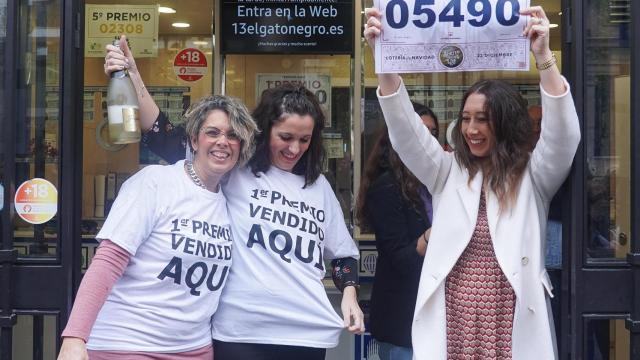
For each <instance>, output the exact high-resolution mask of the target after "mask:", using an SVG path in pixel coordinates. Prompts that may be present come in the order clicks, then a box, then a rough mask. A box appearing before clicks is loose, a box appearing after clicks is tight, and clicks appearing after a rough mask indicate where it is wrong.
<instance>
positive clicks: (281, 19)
mask: <svg viewBox="0 0 640 360" xmlns="http://www.w3.org/2000/svg"><path fill="white" fill-rule="evenodd" d="M221 10H222V14H221V16H220V19H221V26H220V33H221V36H220V39H221V45H220V51H221V53H223V54H257V53H270V54H278V53H286V54H352V53H353V43H354V35H353V34H354V33H353V31H354V30H353V26H354V25H353V24H354V19H355V13H354V2H353V0H306V1H291V0H270V1H264V0H223V1H222V6H221Z"/></svg>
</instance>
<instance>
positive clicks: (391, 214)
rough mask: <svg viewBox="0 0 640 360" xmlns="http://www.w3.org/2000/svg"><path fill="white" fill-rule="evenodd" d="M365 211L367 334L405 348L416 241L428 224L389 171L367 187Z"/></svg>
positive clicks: (416, 273) (418, 264)
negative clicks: (371, 249)
mask: <svg viewBox="0 0 640 360" xmlns="http://www.w3.org/2000/svg"><path fill="white" fill-rule="evenodd" d="M367 210H368V212H369V217H370V218H369V219H368V220H369V223H370V224H371V225H372V228H373V230H374V233H375V236H376V247H377V248H378V260H377V263H376V274H375V279H374V283H373V291H372V293H371V317H370V330H371V334H372V335H373V338H375V339H376V340H378V341H383V342H388V343H391V344H394V345H399V346H405V347H411V324H412V322H413V311H414V308H415V305H416V297H417V294H418V283H419V280H420V271H421V269H422V262H423V257H421V256H420V255H418V253H417V252H416V245H417V239H418V237H419V236H420V235H421V234H422V233H424V232H425V231H426V230H427V229H428V228H429V227H431V223H430V222H429V219H428V218H427V214H426V211H425V209H424V206H420V208H419V209H416V208H415V207H414V206H413V205H412V204H411V203H410V202H409V201H408V200H406V199H405V198H404V197H403V196H402V193H401V192H400V187H399V186H398V185H397V184H396V183H395V179H394V178H393V176H392V174H391V173H390V172H389V171H387V172H385V173H383V174H382V175H381V176H380V177H379V178H378V179H376V180H375V181H374V182H373V183H372V184H371V186H370V188H369V190H368V191H367ZM421 241H422V240H421Z"/></svg>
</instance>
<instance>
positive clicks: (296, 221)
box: [212, 166, 358, 348]
mask: <svg viewBox="0 0 640 360" xmlns="http://www.w3.org/2000/svg"><path fill="white" fill-rule="evenodd" d="M303 185H304V178H303V177H302V176H299V175H294V174H292V173H288V172H285V171H282V170H280V169H278V168H276V167H273V166H272V167H271V168H270V169H269V171H268V172H267V173H266V174H264V173H261V174H260V177H255V176H254V175H253V173H251V171H250V169H249V168H248V167H247V168H242V169H238V170H236V171H234V172H232V174H231V177H230V179H229V181H228V183H227V184H226V186H225V194H226V195H227V202H228V208H229V215H230V216H231V219H233V223H232V230H233V234H234V241H235V246H234V249H233V251H234V254H233V258H234V260H233V261H234V263H233V267H232V269H231V272H230V274H229V283H228V285H227V287H226V288H225V290H224V295H223V296H222V298H221V299H220V306H219V307H218V311H217V312H216V314H215V315H214V317H213V326H212V336H213V338H214V339H216V340H220V341H226V342H241V343H260V344H277V345H293V346H306V347H316V348H328V347H334V346H336V345H337V343H338V337H339V335H340V332H341V331H342V328H343V321H342V318H341V317H340V316H339V315H338V314H337V313H336V312H335V310H334V309H333V307H332V305H331V303H330V302H329V299H328V298H327V294H326V291H325V288H324V285H323V284H322V279H323V277H324V274H325V265H324V261H323V259H334V258H343V257H354V258H357V257H358V248H357V247H356V245H355V243H354V241H353V239H352V238H351V235H350V234H349V232H348V231H347V228H346V226H345V223H344V218H343V215H342V210H341V209H340V205H339V204H338V200H337V199H336V197H335V194H334V193H333V190H332V189H331V186H330V185H329V183H328V182H327V180H326V179H325V177H324V176H320V177H319V178H318V180H317V181H316V182H315V183H314V184H313V185H311V186H308V187H307V188H305V189H303V188H302V187H303Z"/></svg>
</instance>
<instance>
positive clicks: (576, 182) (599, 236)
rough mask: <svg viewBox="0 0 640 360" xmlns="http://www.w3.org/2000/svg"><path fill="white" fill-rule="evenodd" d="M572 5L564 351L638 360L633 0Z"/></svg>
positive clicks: (592, 358) (595, 359)
mask: <svg viewBox="0 0 640 360" xmlns="http://www.w3.org/2000/svg"><path fill="white" fill-rule="evenodd" d="M570 10H571V18H570V19H568V20H569V21H570V22H571V23H572V24H573V29H574V32H575V33H574V34H572V36H574V39H575V43H574V45H573V46H575V51H576V52H575V56H576V57H577V58H581V60H579V61H577V62H573V63H574V64H575V69H573V68H572V70H571V72H573V73H575V76H576V77H577V79H579V82H577V84H578V85H579V88H576V89H574V94H575V96H576V99H577V106H578V112H579V113H580V115H581V118H582V122H583V130H582V140H583V145H582V147H581V150H579V153H578V155H577V157H576V172H575V174H576V176H575V177H574V178H573V181H572V184H571V186H572V188H573V189H572V197H573V201H572V202H573V206H572V208H573V209H574V211H573V214H572V216H573V219H574V221H575V223H576V224H578V226H577V228H575V229H573V231H575V237H574V239H575V242H572V244H571V246H572V248H571V250H570V251H571V269H570V271H571V273H572V276H571V279H572V280H575V281H573V282H572V283H571V285H570V287H571V293H573V294H575V295H574V296H572V299H571V304H570V313H571V314H572V316H571V317H570V320H569V321H570V322H571V328H572V329H573V334H575V339H574V343H573V344H574V345H573V346H572V348H570V349H568V351H569V353H570V356H571V358H579V359H589V360H613V359H635V358H637V357H638V351H639V350H638V349H639V346H640V344H639V343H638V326H637V323H638V321H637V320H638V319H637V316H638V313H637V306H638V305H637V303H638V300H639V298H638V291H639V290H640V289H638V288H637V287H638V281H637V276H638V275H637V273H638V265H640V264H639V263H638V256H637V255H634V254H636V253H637V247H638V243H637V240H636V239H635V238H634V233H635V231H634V230H635V229H637V225H635V223H637V221H634V214H637V211H638V205H639V204H638V202H637V201H636V202H634V201H633V194H634V191H636V190H634V189H633V186H632V184H634V183H637V182H638V177H637V170H636V173H635V174H634V172H633V169H634V168H637V166H638V164H637V161H638V158H637V156H635V157H634V153H637V152H634V150H633V146H636V147H637V144H634V143H637V141H636V140H634V139H636V138H637V136H634V135H633V134H634V132H635V133H637V131H638V129H637V127H635V126H634V123H637V121H638V114H637V113H634V112H633V111H632V107H633V106H637V104H636V105H634V104H633V103H634V100H633V99H636V102H637V98H638V93H637V92H638V88H637V86H636V87H634V86H633V85H632V84H633V83H634V82H636V83H637V81H638V80H637V76H638V74H637V73H634V72H633V71H632V70H631V69H632V67H633V61H634V60H633V59H634V58H635V59H636V60H635V62H637V56H634V55H633V54H634V53H636V54H637V53H638V51H639V50H640V48H639V47H637V45H636V46H634V45H633V40H634V35H633V34H635V33H634V32H633V31H632V27H633V26H634V24H633V22H634V21H635V20H636V19H634V18H633V16H632V15H631V12H632V7H631V1H609V2H607V1H599V0H587V1H580V2H577V1H574V2H573V4H572V7H571V8H570ZM634 11H638V9H635V10H634ZM636 33H637V32H636ZM635 42H636V44H637V42H638V40H637V39H636V40H635ZM634 77H636V79H635V80H634ZM636 109H637V108H636ZM636 217H637V215H636ZM636 220H637V219H636ZM634 249H636V250H634ZM634 285H635V286H634ZM634 308H636V309H635V311H636V312H634ZM567 319H569V317H567ZM634 349H635V350H634Z"/></svg>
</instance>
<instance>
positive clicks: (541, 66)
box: [536, 53, 557, 70]
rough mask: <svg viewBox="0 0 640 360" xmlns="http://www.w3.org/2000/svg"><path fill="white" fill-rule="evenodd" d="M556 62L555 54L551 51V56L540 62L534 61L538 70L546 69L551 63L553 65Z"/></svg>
mask: <svg viewBox="0 0 640 360" xmlns="http://www.w3.org/2000/svg"><path fill="white" fill-rule="evenodd" d="M556 62H557V59H556V54H554V53H551V57H550V58H549V60H547V61H545V62H543V63H542V64H538V63H537V62H536V69H538V70H547V69H548V68H550V67H552V66H553V65H555V64H556Z"/></svg>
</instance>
